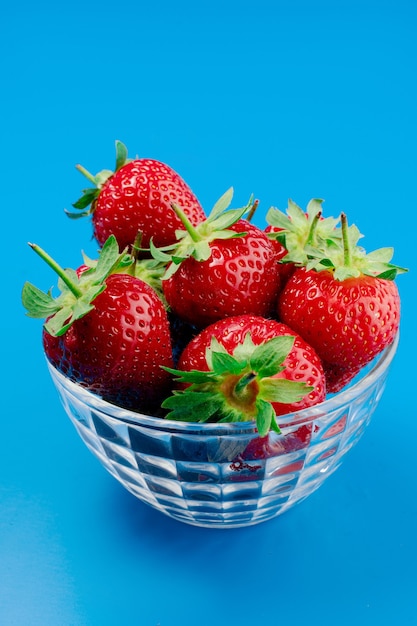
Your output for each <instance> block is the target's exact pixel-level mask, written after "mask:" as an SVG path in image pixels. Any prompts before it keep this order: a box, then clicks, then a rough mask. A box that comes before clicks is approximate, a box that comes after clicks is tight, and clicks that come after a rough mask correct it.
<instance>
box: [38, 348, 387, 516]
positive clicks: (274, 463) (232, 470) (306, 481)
mask: <svg viewBox="0 0 417 626" xmlns="http://www.w3.org/2000/svg"><path fill="white" fill-rule="evenodd" d="M397 343H398V337H397V339H396V341H395V342H394V343H393V344H392V345H391V346H390V347H389V348H387V349H386V350H385V352H384V353H383V354H382V355H381V356H380V357H379V358H378V359H376V360H375V362H374V363H372V365H371V366H369V367H368V368H367V369H366V371H364V372H363V373H362V375H361V377H360V378H359V379H357V380H356V381H354V383H353V384H352V385H351V386H350V387H349V388H347V389H346V390H344V391H342V392H341V393H339V394H336V395H334V396H333V397H330V398H329V399H328V400H326V401H325V402H323V403H321V404H319V405H317V406H315V407H312V408H310V409H305V410H303V411H300V412H298V413H292V414H288V415H286V416H284V417H280V418H279V424H280V427H281V431H282V433H281V434H279V435H278V434H276V433H272V432H271V433H269V435H268V437H266V438H263V439H260V438H259V437H258V436H257V432H256V429H255V427H254V423H253V422H247V423H244V422H242V423H236V424H188V423H183V422H173V421H168V420H164V419H161V418H156V417H150V416H145V415H141V414H139V413H135V412H132V411H128V410H125V409H121V408H119V407H117V406H115V405H112V404H109V403H108V402H105V401H104V400H102V399H101V398H99V397H98V396H95V395H94V394H92V393H90V392H88V391H87V390H85V389H83V388H82V387H81V386H79V385H77V384H75V383H73V382H72V381H70V380H68V379H67V378H65V377H64V376H62V374H60V373H59V372H58V371H57V370H56V369H54V368H53V367H52V366H51V365H50V364H49V363H48V367H49V371H50V374H51V376H52V379H53V381H54V383H55V385H56V388H57V390H58V392H59V395H60V398H61V400H62V403H63V406H64V408H65V410H66V412H67V414H68V416H69V417H70V419H71V420H72V422H73V424H74V426H75V428H76V429H77V431H78V433H79V435H80V437H81V438H82V440H83V441H84V443H85V444H86V445H87V447H88V448H89V449H90V450H91V452H92V453H93V454H94V455H95V456H96V457H97V458H98V459H99V461H100V462H101V463H102V464H103V465H104V467H105V468H106V469H107V470H108V471H109V472H110V474H112V475H113V476H114V477H115V478H116V479H117V480H118V481H119V482H120V483H121V484H122V485H124V487H126V489H128V490H129V491H130V492H131V493H133V494H134V495H135V496H136V497H137V498H139V499H140V500H142V501H143V502H145V503H147V504H149V505H150V506H152V507H154V508H156V509H158V510H159V511H161V512H162V513H165V514H166V515H168V516H170V517H173V518H175V519H177V520H180V521H182V522H185V523H188V524H194V525H197V526H205V527H213V528H234V527H240V526H248V525H252V524H258V523H260V522H264V521H266V520H269V519H272V518H274V517H276V516H277V515H280V514H281V513H284V512H285V511H286V510H288V509H289V508H290V507H292V506H294V505H295V504H297V503H298V502H301V501H302V500H304V498H306V497H307V496H308V495H310V494H311V493H312V492H313V491H315V490H316V489H317V488H318V487H320V485H321V484H322V483H323V482H324V480H326V478H327V477H328V476H330V475H331V474H332V473H333V472H334V471H335V470H336V469H337V468H338V467H339V465H340V463H341V461H342V459H343V457H344V455H345V454H346V452H348V450H349V449H350V448H351V447H352V446H353V445H355V443H356V442H357V441H358V439H359V438H360V436H361V435H362V433H363V431H364V429H365V427H366V426H367V424H368V423H369V421H370V418H371V416H372V414H373V412H374V411H375V408H376V406H377V404H378V402H379V399H380V397H381V394H382V392H383V389H384V384H385V381H386V376H387V373H388V368H389V365H390V363H391V361H392V358H393V356H394V354H395V350H396V347H397Z"/></svg>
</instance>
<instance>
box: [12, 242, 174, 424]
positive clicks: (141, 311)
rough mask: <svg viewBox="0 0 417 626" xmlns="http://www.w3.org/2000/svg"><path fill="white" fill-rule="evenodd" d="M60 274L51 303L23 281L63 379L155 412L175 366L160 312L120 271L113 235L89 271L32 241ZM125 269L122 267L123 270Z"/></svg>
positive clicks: (26, 300) (142, 286)
mask: <svg viewBox="0 0 417 626" xmlns="http://www.w3.org/2000/svg"><path fill="white" fill-rule="evenodd" d="M30 245H31V246H32V248H33V249H34V250H35V252H37V253H38V254H39V255H40V256H41V257H42V258H43V259H44V260H46V261H47V262H48V263H49V264H50V265H51V267H53V269H55V271H56V272H57V273H58V275H59V277H60V282H59V285H60V288H61V294H60V295H59V296H58V297H57V298H53V297H52V295H51V294H50V293H48V294H46V293H43V292H41V291H40V290H39V289H37V288H36V287H34V286H33V285H31V284H30V283H26V284H25V285H24V288H23V292H22V300H23V304H24V306H25V307H26V309H27V311H28V315H29V316H30V317H36V318H47V321H46V323H45V325H44V330H43V345H44V349H45V353H46V356H47V357H48V359H49V360H50V361H51V362H52V363H53V365H54V366H55V367H57V368H58V369H59V370H60V371H61V372H62V373H63V374H65V376H68V377H69V378H70V379H71V380H74V381H76V382H78V383H80V384H81V385H83V386H85V387H86V388H87V389H89V390H91V391H93V392H94V393H96V394H98V395H100V396H102V397H103V398H104V399H105V400H107V401H109V402H113V403H114V404H117V405H119V406H122V407H126V408H129V409H134V410H137V411H142V412H148V411H154V410H155V407H156V406H159V405H160V402H161V400H162V398H163V397H164V396H165V395H166V393H167V389H168V385H169V381H170V377H169V374H168V373H167V372H166V371H165V370H163V369H161V367H160V366H161V365H166V366H168V367H170V366H172V365H173V360H172V348H171V342H170V334H169V325H168V319H167V313H166V310H165V307H164V305H163V303H162V301H161V300H160V298H159V297H158V296H157V294H156V292H155V291H154V290H153V289H152V288H151V287H150V286H149V285H147V284H146V283H144V282H143V281H142V280H140V279H138V278H136V277H135V276H132V275H129V274H126V273H123V274H119V273H117V267H118V264H119V263H120V262H122V265H123V258H124V255H123V254H122V255H119V251H118V244H117V242H116V239H115V238H114V237H113V236H112V237H110V238H109V239H108V241H107V242H106V243H105V245H104V246H103V249H102V251H101V254H100V257H99V259H98V262H97V264H96V266H95V267H94V268H90V269H85V266H84V267H82V268H80V271H79V272H78V276H77V272H74V271H72V270H63V269H62V268H60V267H59V266H58V265H57V264H56V263H55V262H54V261H52V259H50V257H49V256H48V255H47V254H46V253H45V252H44V251H43V250H41V249H40V248H39V247H38V246H35V245H33V244H30ZM123 269H124V268H123Z"/></svg>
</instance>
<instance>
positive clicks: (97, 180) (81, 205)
mask: <svg viewBox="0 0 417 626" xmlns="http://www.w3.org/2000/svg"><path fill="white" fill-rule="evenodd" d="M115 144H116V164H115V168H114V170H101V171H100V172H98V173H97V174H91V173H90V172H89V171H88V170H87V169H86V168H85V167H83V166H82V165H76V166H75V167H76V169H77V170H78V171H79V172H81V174H83V175H84V176H85V177H86V178H87V180H89V181H90V183H92V185H93V186H92V187H88V188H86V189H83V190H82V195H81V197H80V198H79V199H78V200H77V201H76V202H74V204H73V205H72V206H73V207H74V209H77V210H78V211H77V212H76V213H74V212H71V211H67V210H66V211H65V212H66V214H67V215H68V217H70V218H71V219H78V218H80V217H85V216H88V215H91V213H93V212H94V207H95V201H96V199H97V197H98V195H99V194H100V190H101V189H102V187H103V185H104V184H105V183H106V182H107V181H108V180H109V178H110V177H111V176H113V174H114V173H115V172H117V171H118V170H119V169H120V168H121V167H123V166H124V165H126V163H129V162H130V161H132V160H133V159H129V158H128V157H127V148H126V146H125V145H124V144H123V143H122V142H121V141H119V140H116V142H115Z"/></svg>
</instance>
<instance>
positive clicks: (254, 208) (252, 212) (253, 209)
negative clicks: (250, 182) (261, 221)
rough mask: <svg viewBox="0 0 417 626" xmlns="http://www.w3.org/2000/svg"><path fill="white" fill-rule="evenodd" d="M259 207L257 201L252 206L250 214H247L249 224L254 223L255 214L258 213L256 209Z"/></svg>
mask: <svg viewBox="0 0 417 626" xmlns="http://www.w3.org/2000/svg"><path fill="white" fill-rule="evenodd" d="M258 206H259V200H255V201H254V202H253V203H252V206H251V208H250V209H249V213H248V214H247V216H246V221H247V222H251V221H252V219H253V216H254V215H255V212H256V209H257V208H258Z"/></svg>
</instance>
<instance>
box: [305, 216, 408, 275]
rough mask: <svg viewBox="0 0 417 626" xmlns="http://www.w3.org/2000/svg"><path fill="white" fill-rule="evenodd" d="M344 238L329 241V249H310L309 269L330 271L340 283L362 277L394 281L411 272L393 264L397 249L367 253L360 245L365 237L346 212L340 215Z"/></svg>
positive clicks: (339, 228) (384, 249)
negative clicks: (351, 222) (349, 219)
mask: <svg viewBox="0 0 417 626" xmlns="http://www.w3.org/2000/svg"><path fill="white" fill-rule="evenodd" d="M338 231H339V233H340V237H337V238H334V239H332V238H331V239H329V240H328V241H327V245H326V246H325V248H324V249H323V248H322V249H320V248H314V247H310V248H309V249H308V256H309V260H308V262H307V263H306V267H307V269H314V270H317V271H320V270H329V271H331V272H333V276H334V278H335V279H336V280H339V281H344V280H347V279H349V278H358V277H360V276H361V275H365V276H372V277H373V278H382V279H385V280H394V279H395V278H396V276H397V275H398V274H402V273H404V272H407V270H406V269H405V268H403V267H400V266H398V265H394V264H393V263H391V259H392V257H393V254H394V249H393V248H379V249H378V250H374V251H373V252H369V253H367V252H366V250H365V249H364V248H363V247H362V246H360V245H359V240H360V239H361V238H362V236H363V235H362V234H361V233H360V231H359V229H358V228H357V226H356V225H355V224H352V225H351V226H349V225H348V221H347V217H346V214H345V213H341V215H340V226H339V227H338Z"/></svg>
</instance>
